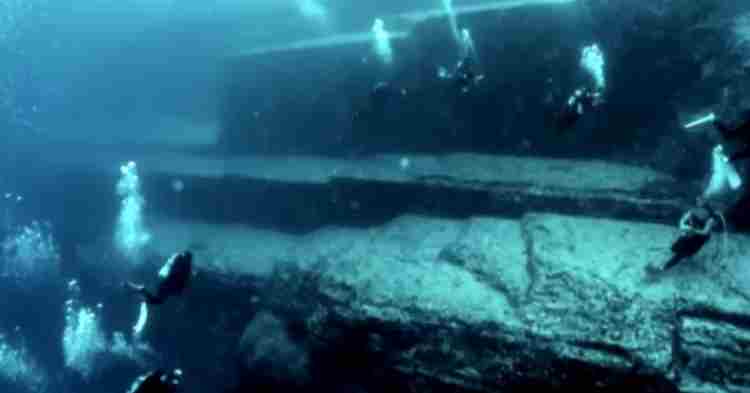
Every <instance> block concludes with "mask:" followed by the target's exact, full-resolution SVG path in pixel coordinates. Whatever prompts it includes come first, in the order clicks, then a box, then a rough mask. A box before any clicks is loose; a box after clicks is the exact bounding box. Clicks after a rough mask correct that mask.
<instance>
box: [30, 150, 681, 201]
mask: <svg viewBox="0 0 750 393" xmlns="http://www.w3.org/2000/svg"><path fill="white" fill-rule="evenodd" d="M127 161H135V162H136V163H137V164H138V166H139V170H140V171H141V173H143V174H165V175H172V176H196V177H210V178H221V177H224V176H236V177H241V178H250V179H262V180H274V181H280V182H296V183H326V182H329V181H331V180H332V179H336V178H352V179H360V180H372V181H385V182H414V181H420V180H423V179H430V178H442V179H448V180H455V181H456V182H480V183H506V184H528V185H536V186H538V187H540V188H544V187H554V188H564V189H579V190H589V191H597V190H619V191H632V192H635V191H638V190H641V189H643V188H645V187H647V186H649V185H650V184H653V183H668V182H673V181H674V179H673V178H672V177H670V176H668V175H667V174H664V173H660V172H658V171H655V170H651V169H648V168H640V167H634V166H628V165H622V164H616V163H607V162H603V161H576V160H563V159H547V158H530V157H511V156H490V155H479V154H468V153H467V154H450V155H443V156H427V155H383V156H376V157H372V158H367V159H359V160H345V159H326V158H320V157H312V156H307V157H306V156H252V157H240V158H226V159H225V158H215V157H206V156H200V155H191V154H179V153H160V154H123V153H114V152H109V151H106V150H100V149H92V150H91V151H90V152H88V154H85V155H82V154H76V152H75V151H71V150H66V149H59V150H58V151H56V152H55V153H54V154H50V155H46V156H45V157H42V160H41V161H40V162H39V165H48V166H50V167H57V168H61V167H62V168H69V169H71V170H75V169H95V170H98V171H103V172H105V173H106V172H109V173H118V172H119V166H120V165H121V164H122V163H124V162H127Z"/></svg>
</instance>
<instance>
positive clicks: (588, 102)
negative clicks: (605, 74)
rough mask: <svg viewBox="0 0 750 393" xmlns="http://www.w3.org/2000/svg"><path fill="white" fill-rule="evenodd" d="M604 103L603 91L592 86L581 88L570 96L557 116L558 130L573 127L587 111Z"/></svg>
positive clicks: (561, 130)
mask: <svg viewBox="0 0 750 393" xmlns="http://www.w3.org/2000/svg"><path fill="white" fill-rule="evenodd" d="M601 103H602V94H601V91H599V90H596V89H590V88H579V89H576V91H575V92H573V94H572V95H571V96H570V97H569V98H568V100H567V101H566V102H565V105H563V107H562V109H561V110H560V111H559V112H558V113H557V115H556V117H555V125H556V128H557V131H558V132H563V131H567V130H569V129H571V128H573V127H574V126H575V125H576V123H578V120H580V119H581V117H583V115H584V114H585V113H586V111H588V110H591V109H593V108H596V107H597V106H599V105H600V104H601Z"/></svg>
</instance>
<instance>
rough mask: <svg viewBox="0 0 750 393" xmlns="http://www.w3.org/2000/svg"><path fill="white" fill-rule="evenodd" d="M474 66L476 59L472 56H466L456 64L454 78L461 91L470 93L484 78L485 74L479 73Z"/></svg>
mask: <svg viewBox="0 0 750 393" xmlns="http://www.w3.org/2000/svg"><path fill="white" fill-rule="evenodd" d="M474 68H475V67H474V60H473V59H472V58H471V57H470V56H467V57H464V58H463V59H462V60H461V61H459V62H458V65H456V73H455V75H454V77H453V78H454V80H455V81H456V86H457V87H458V88H459V90H460V91H461V93H468V92H469V90H470V89H471V88H472V87H474V86H476V85H477V84H478V83H479V82H480V81H481V80H482V79H483V78H484V76H483V75H477V73H476V71H475V70H474Z"/></svg>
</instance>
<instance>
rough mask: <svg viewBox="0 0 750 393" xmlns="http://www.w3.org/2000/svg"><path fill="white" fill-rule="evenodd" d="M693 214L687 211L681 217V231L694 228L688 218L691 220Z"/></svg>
mask: <svg viewBox="0 0 750 393" xmlns="http://www.w3.org/2000/svg"><path fill="white" fill-rule="evenodd" d="M692 215H693V213H692V212H687V213H685V214H683V215H682V217H681V218H680V223H679V228H680V230H681V231H683V232H687V231H691V230H693V228H692V227H691V226H690V224H688V220H690V217H692Z"/></svg>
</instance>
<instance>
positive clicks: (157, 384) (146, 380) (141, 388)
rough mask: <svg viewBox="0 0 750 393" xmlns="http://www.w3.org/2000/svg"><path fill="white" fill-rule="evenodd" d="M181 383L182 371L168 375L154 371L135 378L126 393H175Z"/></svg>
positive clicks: (178, 370)
mask: <svg viewBox="0 0 750 393" xmlns="http://www.w3.org/2000/svg"><path fill="white" fill-rule="evenodd" d="M181 383H182V370H180V369H179V368H178V369H175V370H173V371H171V372H169V373H167V372H165V371H164V370H155V371H151V372H150V373H147V374H144V375H141V376H140V377H138V378H136V380H135V381H134V382H133V385H132V386H131V387H130V390H128V393H176V392H177V391H178V387H179V385H180V384H181Z"/></svg>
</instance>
